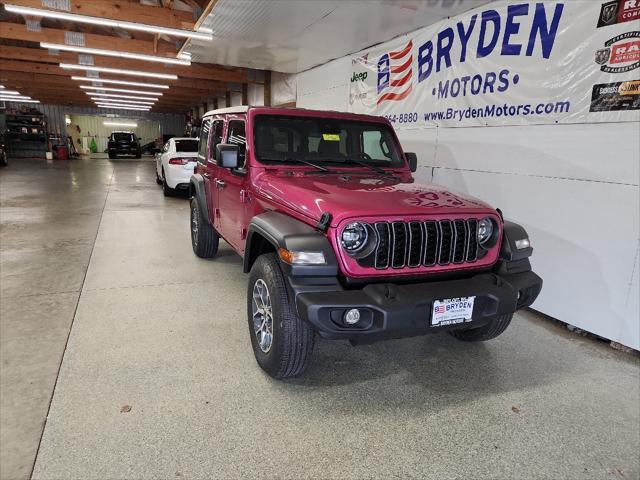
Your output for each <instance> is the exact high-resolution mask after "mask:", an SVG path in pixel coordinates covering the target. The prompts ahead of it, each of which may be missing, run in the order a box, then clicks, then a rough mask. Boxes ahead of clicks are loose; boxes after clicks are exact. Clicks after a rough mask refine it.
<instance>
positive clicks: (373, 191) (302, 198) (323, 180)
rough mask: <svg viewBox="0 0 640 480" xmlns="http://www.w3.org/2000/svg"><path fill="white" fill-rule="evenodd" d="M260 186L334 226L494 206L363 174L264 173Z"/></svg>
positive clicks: (435, 188)
mask: <svg viewBox="0 0 640 480" xmlns="http://www.w3.org/2000/svg"><path fill="white" fill-rule="evenodd" d="M256 187H257V189H258V191H259V192H260V193H261V194H262V195H264V196H265V197H267V198H268V199H270V200H271V201H273V202H275V203H279V204H281V205H283V206H286V207H288V208H291V209H293V210H296V211H298V212H300V213H302V214H303V215H305V216H307V217H311V218H313V219H315V220H318V219H319V218H320V216H321V215H322V213H323V212H330V213H331V214H332V215H333V221H332V226H336V225H337V224H339V223H340V222H341V221H342V220H343V219H345V218H357V217H366V216H373V215H389V216H395V217H398V216H416V215H428V214H441V213H446V212H450V211H451V210H456V211H459V213H460V214H462V213H471V212H482V211H487V210H490V211H494V210H493V209H492V208H491V207H490V206H489V205H487V204H486V203H484V202H482V201H481V200H478V199H476V198H473V197H471V196H468V195H464V194H460V193H454V192H452V191H451V190H447V189H445V188H444V187H442V186H439V185H434V184H420V183H411V182H409V181H403V180H400V179H398V178H386V177H385V178H381V177H380V176H377V175H368V174H364V175H363V174H362V173H361V172H358V173H353V174H351V173H349V174H340V175H336V174H319V175H316V174H313V175H282V174H277V173H276V174H274V173H266V172H265V173H263V174H260V175H259V176H258V177H257V178H256Z"/></svg>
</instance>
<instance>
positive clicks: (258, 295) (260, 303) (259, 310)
mask: <svg viewBox="0 0 640 480" xmlns="http://www.w3.org/2000/svg"><path fill="white" fill-rule="evenodd" d="M251 310H252V314H253V332H254V333H255V335H256V339H257V340H258V345H259V346H260V350H262V351H263V352H264V353H268V352H269V350H271V345H272V344H273V310H272V308H271V296H270V295H269V289H268V288H267V284H266V283H264V280H262V279H260V278H259V279H258V280H257V281H256V283H254V284H253V300H252V302H251Z"/></svg>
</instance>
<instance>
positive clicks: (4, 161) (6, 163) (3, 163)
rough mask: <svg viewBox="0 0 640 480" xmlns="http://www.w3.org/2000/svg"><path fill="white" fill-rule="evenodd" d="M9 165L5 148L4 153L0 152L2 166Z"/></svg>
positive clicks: (0, 164) (0, 165)
mask: <svg viewBox="0 0 640 480" xmlns="http://www.w3.org/2000/svg"><path fill="white" fill-rule="evenodd" d="M7 165H9V160H8V158H7V152H5V151H4V150H3V151H2V153H0V167H6V166H7Z"/></svg>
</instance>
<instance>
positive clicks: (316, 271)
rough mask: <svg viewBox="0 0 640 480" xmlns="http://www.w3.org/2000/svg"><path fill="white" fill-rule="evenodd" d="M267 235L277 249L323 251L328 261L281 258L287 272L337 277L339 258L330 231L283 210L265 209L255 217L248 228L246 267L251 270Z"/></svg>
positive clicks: (286, 273)
mask: <svg viewBox="0 0 640 480" xmlns="http://www.w3.org/2000/svg"><path fill="white" fill-rule="evenodd" d="M258 238H260V241H262V239H265V240H266V241H267V242H269V243H270V244H271V246H273V248H274V249H275V251H276V252H277V251H278V250H279V249H281V248H284V249H285V250H290V251H294V252H302V251H304V252H322V253H323V254H324V258H325V264H324V265H289V264H286V263H284V262H281V265H282V267H283V271H284V273H285V275H291V276H300V277H308V276H321V277H335V276H337V275H338V260H337V258H336V255H335V252H334V251H333V247H332V246H331V242H329V239H328V238H327V236H326V235H324V234H323V233H321V232H318V231H316V230H315V228H313V227H312V226H311V225H308V224H306V223H304V222H301V221H300V220H296V219H295V218H292V217H290V216H287V215H284V214H282V213H279V212H274V211H270V212H265V213H261V214H260V215H256V216H255V217H253V219H252V220H251V223H250V224H249V228H248V231H247V242H246V247H245V254H244V271H245V273H246V272H249V271H250V270H251V266H252V265H253V262H254V261H255V259H256V257H257V255H255V252H256V248H254V247H256V246H257V244H258V243H259V241H257V239H258Z"/></svg>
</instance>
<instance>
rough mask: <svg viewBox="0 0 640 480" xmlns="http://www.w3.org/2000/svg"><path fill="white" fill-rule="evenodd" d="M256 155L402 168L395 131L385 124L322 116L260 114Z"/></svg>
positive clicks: (261, 159)
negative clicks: (394, 135)
mask: <svg viewBox="0 0 640 480" xmlns="http://www.w3.org/2000/svg"><path fill="white" fill-rule="evenodd" d="M254 144H255V151H256V158H257V160H258V161H259V162H262V163H285V162H296V161H298V162H299V161H301V160H304V161H309V162H313V163H315V164H323V163H329V164H332V165H336V164H343V165H344V164H347V163H353V164H354V165H357V164H358V162H360V163H364V162H366V163H370V164H371V165H375V166H379V167H395V168H397V167H401V166H402V164H403V162H402V158H401V156H400V153H399V151H398V148H397V147H396V144H395V141H394V137H393V135H392V133H391V130H390V129H389V128H388V127H387V126H386V125H383V124H378V123H367V122H358V121H350V120H340V119H332V118H320V117H311V118H310V117H288V116H284V115H258V116H257V117H256V121H255V128H254Z"/></svg>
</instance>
